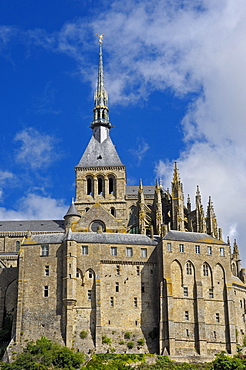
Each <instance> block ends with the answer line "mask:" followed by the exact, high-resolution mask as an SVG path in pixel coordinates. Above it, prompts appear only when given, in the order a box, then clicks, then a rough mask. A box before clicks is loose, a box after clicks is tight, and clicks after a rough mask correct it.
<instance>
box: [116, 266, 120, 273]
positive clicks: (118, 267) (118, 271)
mask: <svg viewBox="0 0 246 370" xmlns="http://www.w3.org/2000/svg"><path fill="white" fill-rule="evenodd" d="M116 275H120V266H116Z"/></svg>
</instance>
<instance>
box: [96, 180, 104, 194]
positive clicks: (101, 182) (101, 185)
mask: <svg viewBox="0 0 246 370" xmlns="http://www.w3.org/2000/svg"><path fill="white" fill-rule="evenodd" d="M97 190H98V194H99V195H103V193H104V179H103V177H102V176H98V178H97Z"/></svg>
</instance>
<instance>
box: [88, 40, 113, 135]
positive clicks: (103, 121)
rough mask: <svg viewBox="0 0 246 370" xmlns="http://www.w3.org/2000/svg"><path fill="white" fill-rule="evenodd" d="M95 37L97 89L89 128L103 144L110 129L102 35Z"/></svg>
mask: <svg viewBox="0 0 246 370" xmlns="http://www.w3.org/2000/svg"><path fill="white" fill-rule="evenodd" d="M97 36H98V38H99V63H98V77H97V89H96V91H95V94H94V110H93V112H94V117H93V121H92V123H91V128H92V130H93V134H94V136H95V138H96V139H97V140H98V141H99V142H103V141H104V140H105V139H106V138H107V137H108V131H109V129H110V128H111V123H110V122H109V109H108V93H107V91H106V89H105V86H104V72H103V49H102V43H103V35H97Z"/></svg>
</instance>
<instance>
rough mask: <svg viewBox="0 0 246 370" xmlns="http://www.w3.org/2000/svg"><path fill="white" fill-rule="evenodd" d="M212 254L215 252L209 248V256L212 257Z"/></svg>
mask: <svg viewBox="0 0 246 370" xmlns="http://www.w3.org/2000/svg"><path fill="white" fill-rule="evenodd" d="M212 253H213V250H212V247H210V246H209V247H208V255H209V256H212Z"/></svg>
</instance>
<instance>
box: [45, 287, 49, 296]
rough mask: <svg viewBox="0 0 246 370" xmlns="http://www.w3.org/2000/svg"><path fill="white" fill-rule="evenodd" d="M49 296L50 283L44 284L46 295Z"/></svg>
mask: <svg viewBox="0 0 246 370" xmlns="http://www.w3.org/2000/svg"><path fill="white" fill-rule="evenodd" d="M48 296H49V287H48V285H45V286H44V297H48Z"/></svg>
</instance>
